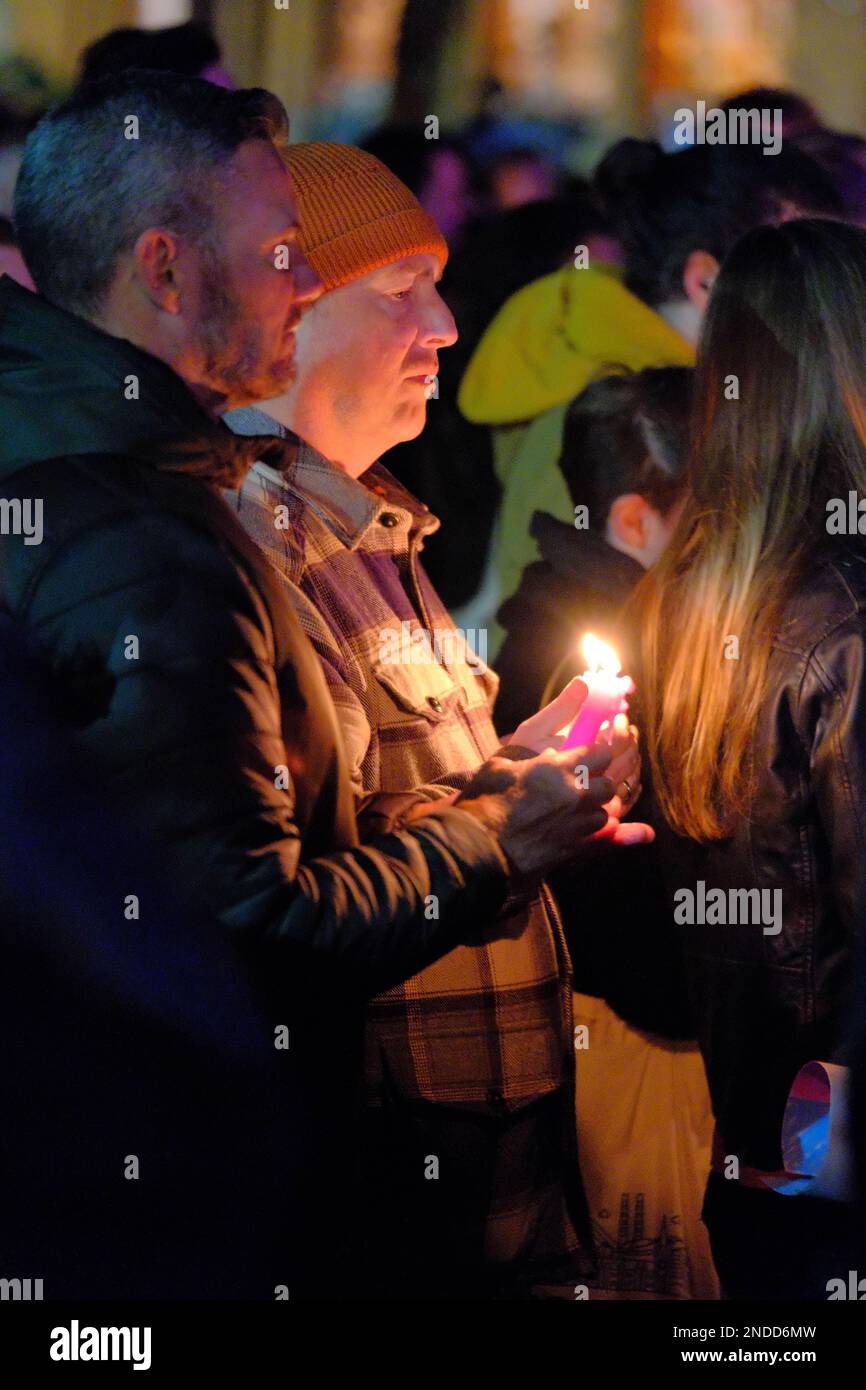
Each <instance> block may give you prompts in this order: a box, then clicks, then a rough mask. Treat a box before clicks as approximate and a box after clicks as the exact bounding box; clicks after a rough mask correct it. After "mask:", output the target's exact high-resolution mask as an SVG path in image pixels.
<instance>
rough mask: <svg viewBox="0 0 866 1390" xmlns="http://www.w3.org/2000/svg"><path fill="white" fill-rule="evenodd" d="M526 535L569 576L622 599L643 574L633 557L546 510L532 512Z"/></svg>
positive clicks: (592, 533)
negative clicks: (531, 537)
mask: <svg viewBox="0 0 866 1390" xmlns="http://www.w3.org/2000/svg"><path fill="white" fill-rule="evenodd" d="M529 530H530V534H531V535H533V536H534V537H535V539H536V540H537V541H538V549H539V552H540V554H541V557H542V559H544V560H546V561H547V563H548V564H549V565H550V566H551V567H552V568H553V569H554V570H555V571H556V573H557V574H560V575H563V576H565V577H567V578H569V579H575V580H578V581H580V582H581V583H583V584H587V585H588V586H589V587H590V588H592V589H598V590H600V591H601V592H603V593H605V594H606V595H607V596H608V597H609V598H611V599H617V600H620V601H622V602H624V601H625V599H626V598H627V597H628V595H629V594H630V593H631V591H632V590H633V589H634V587H635V585H636V584H637V583H638V581H639V580H640V579H641V578H642V577H643V573H644V571H643V569H642V567H641V566H640V565H639V564H638V562H637V560H633V559H632V557H631V556H630V555H624V554H623V553H622V552H621V551H619V550H616V549H615V548H614V547H613V546H612V545H609V544H608V543H607V541H606V540H605V538H604V536H600V535H599V534H598V533H597V532H595V531H590V530H585V531H578V530H576V529H575V528H574V526H569V525H567V524H566V523H565V522H564V521H559V520H558V519H557V518H556V517H554V516H551V515H550V514H549V513H548V512H534V513H533V516H532V521H531V523H530V527H529Z"/></svg>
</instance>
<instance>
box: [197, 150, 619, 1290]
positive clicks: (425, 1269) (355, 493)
mask: <svg viewBox="0 0 866 1390" xmlns="http://www.w3.org/2000/svg"><path fill="white" fill-rule="evenodd" d="M419 138H420V137H419ZM287 154H288V162H289V168H290V172H291V175H292V179H293V182H294V186H295V193H296V198H297V202H298V207H299V213H300V223H301V230H300V234H299V243H300V246H301V249H302V250H303V252H304V255H305V256H306V257H307V259H308V260H309V262H310V264H311V265H312V266H313V267H314V269H315V270H316V272H317V274H318V275H319V277H320V279H321V280H322V281H323V283H324V286H325V294H324V295H323V296H322V298H321V299H320V300H319V301H318V302H317V303H316V304H315V305H314V306H313V307H311V308H310V310H309V311H308V312H307V313H306V314H305V316H304V318H303V319H302V321H301V323H300V324H299V326H298V329H297V355H296V363H297V374H296V378H295V380H294V382H293V384H292V386H291V387H290V389H289V390H288V392H287V393H286V394H285V395H283V396H281V397H279V398H278V399H277V400H273V401H270V402H267V403H266V404H265V405H264V407H263V408H255V407H250V408H247V409H244V410H240V411H235V412H233V413H231V414H229V415H228V416H226V417H225V418H226V423H227V424H228V425H229V426H230V427H232V428H233V429H235V430H236V431H237V432H238V433H242V434H267V433H271V434H278V435H279V436H280V437H282V438H284V439H287V440H289V441H290V442H291V443H292V445H293V450H292V461H291V463H290V464H289V466H287V467H286V468H285V469H283V470H282V471H281V472H279V473H277V472H274V471H273V470H272V469H271V468H269V467H268V466H267V465H265V464H257V465H256V466H255V467H254V469H253V470H252V471H251V473H250V474H249V475H248V477H247V480H246V482H245V483H244V485H243V487H242V488H241V490H240V492H238V493H232V494H229V495H228V496H229V500H230V502H231V503H232V505H234V506H235V507H236V508H237V511H238V514H239V516H240V519H241V521H242V522H243V523H244V525H245V526H246V527H247V529H248V531H249V532H250V534H251V535H252V536H253V538H254V539H255V540H256V541H257V542H258V543H259V544H260V545H261V547H262V548H263V549H264V550H265V552H266V553H267V555H268V556H269V558H270V559H271V561H272V563H274V564H275V566H276V567H277V568H278V569H279V570H280V571H281V573H282V574H283V575H284V577H285V579H286V581H287V583H288V585H289V590H290V593H291V595H292V598H293V601H294V602H295V605H296V609H297V612H298V614H299V616H300V619H301V622H302V624H303V626H304V628H305V630H306V632H307V633H308V635H309V636H310V638H311V639H312V642H313V644H314V646H315V648H316V650H317V652H318V655H319V658H320V660H321V662H322V666H323V668H324V671H325V674H326V678H327V680H328V683H329V686H330V690H331V694H332V695H333V698H334V701H335V704H336V706H337V710H338V713H339V715H340V720H341V725H342V731H343V738H344V743H345V747H346V751H347V755H348V761H349V764H350V767H351V772H352V777H353V781H354V786H355V790H356V793H357V797H358V799H359V803H361V804H363V798H364V797H367V796H369V795H371V794H373V793H376V794H379V796H380V797H381V794H382V793H391V794H393V795H394V798H395V803H394V804H395V806H398V807H400V808H401V809H400V811H399V814H400V815H402V816H403V817H404V818H407V819H411V817H412V816H413V814H417V809H418V807H419V806H423V805H424V804H427V803H429V802H431V801H437V800H441V799H442V798H448V797H450V798H453V797H454V796H455V795H456V794H458V793H459V790H460V788H461V787H462V786H463V785H464V784H465V783H466V782H467V781H468V779H469V777H470V776H471V774H472V773H473V772H474V771H475V769H477V767H478V766H479V764H480V763H482V762H483V761H484V760H485V759H486V758H487V757H489V756H490V755H491V754H492V753H493V752H495V751H496V749H497V747H498V746H499V740H498V739H497V737H496V735H495V733H494V729H493V724H492V721H491V717H490V712H491V708H492V703H493V700H494V698H495V694H496V687H497V679H496V677H495V675H494V674H493V673H492V672H491V671H490V670H489V669H488V668H487V667H486V665H485V663H484V662H483V660H481V659H480V657H479V656H478V655H476V652H475V651H474V650H473V647H472V645H471V644H469V643H467V641H466V639H465V635H464V634H461V633H459V632H458V631H457V630H456V629H455V628H454V625H453V623H452V622H451V619H450V617H449V615H448V613H447V612H446V610H445V608H444V607H443V605H442V603H441V601H440V599H439V598H438V596H437V594H436V592H435V590H434V589H433V588H432V586H431V584H430V582H429V580H428V579H427V576H426V575H425V573H424V569H423V566H422V564H421V561H420V552H421V550H422V548H423V544H424V538H425V536H427V535H429V534H430V533H431V532H432V531H434V530H436V529H437V527H438V525H439V523H438V521H437V520H436V519H435V518H434V517H433V516H431V514H430V513H429V512H428V511H427V509H426V508H425V507H424V506H423V505H422V504H421V503H420V502H418V501H417V500H416V499H415V498H414V497H412V496H411V495H410V494H409V493H407V492H406V491H405V490H404V489H403V488H402V487H401V486H400V485H399V484H398V483H397V482H396V480H395V479H394V478H393V477H392V476H391V475H390V474H389V473H388V471H387V470H386V469H385V468H384V467H383V466H382V464H381V463H380V462H379V459H380V457H381V455H382V454H383V453H385V452H386V451H387V450H388V449H390V448H392V447H393V446H394V445H395V444H397V443H398V442H400V441H401V440H405V439H410V438H413V437H414V436H415V435H417V434H418V433H419V432H420V431H421V430H422V429H423V426H424V422H425V418H426V410H427V403H428V400H430V398H431V396H432V395H434V394H435V383H436V374H437V370H438V354H439V352H440V351H441V349H443V348H446V347H448V346H449V345H450V344H452V343H453V342H454V341H455V339H456V336H457V334H456V329H455V326H454V320H453V318H452V316H451V313H450V311H449V309H448V307H447V305H446V304H445V302H444V301H443V300H442V298H441V297H440V295H439V292H438V290H437V281H438V279H439V278H440V276H441V274H442V271H443V268H444V266H445V263H446V260H447V256H448V250H447V246H446V244H445V242H444V240H443V238H442V236H441V234H440V232H439V230H438V228H437V227H436V225H435V223H434V222H433V221H432V219H431V218H430V217H429V216H428V214H427V213H425V212H424V210H423V209H422V208H421V206H420V204H419V203H418V201H417V199H416V198H415V197H414V196H413V194H412V193H411V192H410V191H409V190H408V189H407V188H406V187H405V186H404V185H403V184H402V183H401V182H400V181H399V180H398V179H397V178H396V177H395V176H394V175H393V174H392V173H391V172H390V171H389V170H388V169H386V168H385V167H384V166H383V165H382V164H380V163H379V161H378V160H376V159H374V158H373V157H372V156H371V155H369V154H366V153H364V152H362V151H361V150H357V149H354V148H352V147H349V146H341V145H331V144H322V143H315V144H306V145H295V146H290V147H289V149H288V152H287ZM582 693H583V692H582V689H581V690H580V691H578V692H576V691H575V690H574V689H571V690H569V689H566V691H565V692H563V695H562V696H561V697H559V699H558V700H557V701H555V702H554V703H553V705H551V706H548V707H547V708H546V709H545V710H542V711H541V712H540V713H539V714H538V715H537V716H535V717H534V718H533V719H531V720H529V721H527V722H526V723H525V724H524V725H522V726H521V728H520V729H519V730H517V732H516V734H515V735H514V736H513V740H512V742H513V743H514V744H515V745H517V746H519V747H521V748H524V749H533V750H536V751H541V750H542V749H544V748H554V747H558V746H559V741H558V740H557V737H556V731H557V730H559V729H561V728H562V726H563V725H564V724H566V723H567V722H568V721H569V719H570V718H571V717H573V714H574V713H575V712H576V708H577V706H578V704H579V702H580V698H581V695H582ZM607 775H608V776H609V777H610V778H611V779H612V781H613V782H614V785H615V786H616V788H617V791H619V790H620V788H621V787H622V794H623V797H625V796H626V795H627V796H628V797H629V803H628V804H631V800H632V799H633V796H634V794H635V789H636V788H637V785H638V782H639V771H638V760H637V755H636V750H635V748H634V745H633V742H632V741H631V739H630V738H629V737H622V738H620V739H619V740H617V741H616V746H615V752H614V758H613V761H612V762H611V765H610V767H609V769H608V774H607ZM626 779H628V780H627V781H626ZM623 784H624V785H623ZM379 804H381V803H379ZM610 806H611V809H612V812H613V814H614V815H618V814H622V812H623V807H622V803H621V802H620V800H619V798H618V797H616V798H615V799H614V802H612V803H610ZM640 830H642V827H641V828H638V827H632V828H630V829H629V828H627V827H624V826H621V827H619V829H618V830H617V832H616V838H617V839H618V840H619V841H621V842H622V843H628V842H629V840H630V838H633V839H634V840H637V839H638V838H640ZM578 852H579V849H577V848H576V853H578ZM617 852H618V851H617ZM427 910H428V912H429V913H430V915H431V916H435V915H436V914H437V912H438V904H437V903H436V902H435V900H431V901H430V902H429V904H428V908H427ZM364 1080H365V1093H364V1095H365V1105H364V1116H363V1128H362V1134H363V1144H362V1152H361V1154H360V1169H361V1172H360V1174H357V1173H355V1172H354V1171H352V1172H347V1180H355V1179H357V1178H358V1177H359V1176H360V1181H361V1188H360V1191H359V1195H358V1200H357V1203H356V1209H357V1215H358V1221H357V1226H356V1228H355V1229H354V1230H353V1231H352V1232H351V1233H350V1245H351V1260H352V1265H351V1274H350V1278H351V1282H352V1285H353V1286H355V1287H357V1289H358V1292H359V1294H360V1295H361V1296H366V1297H370V1296H372V1297H382V1298H397V1297H400V1298H436V1297H443V1298H447V1297H451V1298H454V1297H457V1298H490V1297H506V1298H507V1297H520V1296H530V1295H536V1296H537V1295H538V1294H539V1293H541V1292H542V1291H543V1290H544V1291H547V1292H548V1293H549V1294H550V1295H552V1296H562V1297H570V1298H573V1297H574V1285H575V1283H577V1282H579V1281H580V1280H581V1279H582V1278H583V1276H584V1275H585V1274H587V1273H588V1272H589V1270H590V1268H591V1242H590V1240H589V1230H588V1221H587V1213H586V1206H585V1202H584V1199H583V1194H582V1190H581V1186H580V1178H579V1170H578V1164H577V1155H576V1152H575V1142H574V1124H573V1114H574V1051H573V1036H572V1022H571V980H570V965H569V961H568V956H567V951H566V949H565V946H564V940H563V935H562V929H561V925H560V923H559V920H558V917H557V914H556V909H555V906H554V905H553V902H552V899H551V897H550V895H549V893H548V891H547V890H546V888H545V887H544V885H541V886H540V887H537V886H534V885H533V886H532V887H529V888H527V891H526V893H525V895H524V896H523V897H522V898H520V899H517V900H511V901H510V902H509V904H508V905H507V910H506V912H505V913H504V914H503V916H502V917H501V918H500V919H499V920H498V921H491V922H490V924H489V928H488V930H487V932H486V933H485V936H484V938H483V940H482V942H481V943H480V944H478V945H476V946H472V947H459V948H458V949H456V950H454V951H452V952H451V953H450V954H449V955H447V956H445V957H444V958H443V959H442V960H441V961H439V962H438V963H437V964H435V965H433V966H430V967H429V968H428V969H425V970H424V971H422V972H421V973H420V974H419V975H416V976H414V977H413V978H412V979H410V980H408V981H407V982H406V983H405V984H403V985H399V986H397V987H396V988H394V989H391V990H389V991H388V992H387V993H386V994H384V995H381V996H380V997H379V998H378V999H375V1000H373V1002H372V1003H371V1005H370V1007H369V1013H368V1023H367V1037H366V1075H365V1078H364ZM353 1164H354V1159H353V1157H352V1156H347V1168H352V1167H353ZM338 1263H339V1264H340V1268H339V1269H337V1268H335V1279H338V1280H340V1281H342V1280H344V1279H345V1278H346V1274H347V1270H346V1267H345V1265H343V1263H342V1259H341V1260H340V1261H339V1262H338Z"/></svg>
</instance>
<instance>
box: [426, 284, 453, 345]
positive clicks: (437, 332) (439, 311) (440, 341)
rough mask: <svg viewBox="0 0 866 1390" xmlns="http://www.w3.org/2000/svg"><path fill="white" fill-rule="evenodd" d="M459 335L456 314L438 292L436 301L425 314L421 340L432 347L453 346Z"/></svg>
mask: <svg viewBox="0 0 866 1390" xmlns="http://www.w3.org/2000/svg"><path fill="white" fill-rule="evenodd" d="M458 337H459V334H458V332H457V324H456V323H455V322H454V315H453V314H452V312H451V310H450V309H449V308H448V305H447V304H446V303H445V300H444V299H443V298H442V296H441V295H439V294H437V295H436V296H435V302H434V303H433V304H432V305H431V306H430V309H429V310H428V312H427V313H426V314H425V315H424V325H423V331H422V333H421V341H422V342H424V343H429V344H430V346H431V347H433V346H435V347H451V345H452V344H453V343H456V342H457V339H458Z"/></svg>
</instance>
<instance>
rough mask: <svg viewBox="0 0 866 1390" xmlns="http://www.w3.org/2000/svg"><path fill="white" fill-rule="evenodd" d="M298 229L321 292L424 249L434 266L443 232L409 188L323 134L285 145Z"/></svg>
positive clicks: (443, 249) (443, 252)
mask: <svg viewBox="0 0 866 1390" xmlns="http://www.w3.org/2000/svg"><path fill="white" fill-rule="evenodd" d="M286 156H287V160H288V166H289V172H290V174H291V177H292V182H293V184H294V187H295V197H296V199H297V204H298V214H299V218H300V224H301V230H300V234H299V236H298V243H299V245H300V247H301V250H302V251H303V253H304V255H305V256H306V258H307V260H308V261H309V262H310V265H311V266H312V267H313V269H314V270H315V272H316V274H317V275H318V276H319V279H320V280H321V281H322V283H323V284H324V286H325V289H326V290H335V289H337V287H338V286H339V285H346V284H348V283H349V281H350V280H357V278H358V276H359V275H366V273H367V271H369V270H376V269H378V267H379V266H383V265H388V264H389V262H390V261H399V260H402V258H403V257H404V256H414V255H417V254H418V253H419V252H422V251H428V252H431V253H432V254H433V255H434V256H438V258H439V260H440V261H441V263H442V265H443V266H444V265H445V262H446V261H447V259H448V246H447V244H446V242H445V238H444V237H443V235H442V233H441V232H440V231H439V228H438V227H437V226H436V223H435V222H434V221H433V218H432V217H431V216H430V215H429V213H426V212H425V211H424V209H423V208H422V206H421V204H420V203H419V202H418V199H417V198H416V197H415V195H414V193H412V192H410V190H409V189H408V188H407V187H406V185H405V184H404V183H401V181H400V179H398V178H397V176H396V174H392V173H391V170H390V169H388V168H386V166H385V165H384V164H382V163H381V161H380V160H378V159H376V158H375V157H374V156H373V155H371V154H367V153H366V152H365V151H364V150H359V149H356V148H355V146H354V145H334V144H331V143H329V142H328V141H325V140H312V141H309V142H307V143H306V144H300V145H289V146H288V148H287V150H286Z"/></svg>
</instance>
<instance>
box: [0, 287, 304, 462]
mask: <svg viewBox="0 0 866 1390" xmlns="http://www.w3.org/2000/svg"><path fill="white" fill-rule="evenodd" d="M0 357H2V365H0V407H2V415H3V431H2V434H0V477H3V476H5V475H8V474H9V473H12V472H15V471H17V470H18V469H20V468H24V467H26V466H27V465H28V464H30V463H33V462H38V461H40V460H42V459H48V458H63V457H69V456H74V455H83V454H97V455H99V454H102V455H123V456H125V457H127V458H134V459H139V460H141V461H143V462H145V463H149V464H151V465H152V466H154V467H156V468H157V469H159V470H161V471H164V472H172V473H187V474H190V475H192V476H194V477H197V478H200V479H201V480H203V481H205V482H208V483H210V484H212V485H214V486H219V487H237V486H238V485H239V483H240V482H241V480H242V479H243V477H244V475H245V474H246V472H247V471H248V469H249V468H250V466H251V464H252V463H253V462H254V461H255V460H256V459H258V458H262V457H268V458H270V459H271V460H274V459H278V456H279V455H281V454H282V445H280V444H278V442H277V441H276V440H274V439H273V438H272V437H270V438H268V439H266V440H258V439H250V438H246V439H239V438H238V437H237V436H235V435H234V434H232V432H231V430H228V429H226V427H225V425H224V424H222V423H221V422H220V421H218V420H214V419H211V417H210V416H208V415H206V414H205V412H204V411H203V410H202V409H201V408H200V406H199V405H198V402H197V401H196V400H195V398H194V397H193V395H192V393H191V392H190V391H189V389H188V388H187V386H186V384H185V383H184V382H183V381H182V380H181V378H180V377H179V376H178V375H177V373H176V372H174V371H172V369H171V368H170V367H169V366H167V364H166V363H165V362H162V361H160V360H159V359H158V358H156V357H153V356H152V355H151V354H150V353H148V352H145V351H144V350H143V349H141V348H139V347H136V346H135V344H134V343H130V342H129V341H127V340H126V339H124V338H116V337H113V336H112V335H110V334H108V333H104V332H103V331H102V330H101V329H99V328H97V327H95V326H94V325H93V324H90V323H87V322H86V321H85V320H84V319H82V318H79V317H78V316H77V315H75V314H70V313H67V312H66V311H65V310H64V309H59V308H57V307H56V305H53V304H50V303H49V302H48V301H47V300H46V299H43V298H42V296H41V295H39V294H35V293H32V292H31V291H30V290H25V289H23V288H22V287H21V286H20V285H17V284H15V282H14V281H13V280H11V279H9V278H8V277H7V276H3V277H2V278H0ZM269 434H270V432H269Z"/></svg>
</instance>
